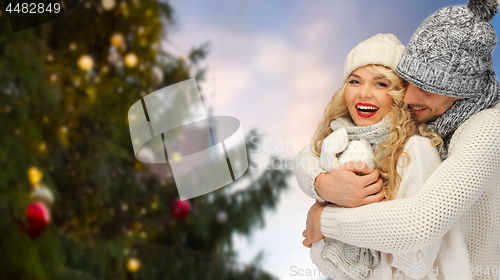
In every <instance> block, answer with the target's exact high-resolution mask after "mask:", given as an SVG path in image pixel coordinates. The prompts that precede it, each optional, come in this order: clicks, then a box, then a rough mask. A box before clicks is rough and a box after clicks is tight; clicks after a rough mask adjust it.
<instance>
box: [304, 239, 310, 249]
mask: <svg viewBox="0 0 500 280" xmlns="http://www.w3.org/2000/svg"><path fill="white" fill-rule="evenodd" d="M302 245H304V246H306V247H307V248H311V246H312V243H311V242H309V240H308V239H307V238H306V239H304V241H302Z"/></svg>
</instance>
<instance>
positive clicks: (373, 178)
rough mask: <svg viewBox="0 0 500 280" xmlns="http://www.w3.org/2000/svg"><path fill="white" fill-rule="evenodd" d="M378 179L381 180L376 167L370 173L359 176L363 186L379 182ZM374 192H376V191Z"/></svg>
mask: <svg viewBox="0 0 500 280" xmlns="http://www.w3.org/2000/svg"><path fill="white" fill-rule="evenodd" d="M378 180H379V172H378V170H377V169H375V170H373V172H371V173H370V174H367V175H365V176H361V177H359V180H358V181H359V183H360V184H361V185H363V186H369V185H372V184H377V183H378ZM380 189H382V186H380ZM372 193H376V191H375V192H372Z"/></svg>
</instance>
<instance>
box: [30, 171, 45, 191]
mask: <svg viewBox="0 0 500 280" xmlns="http://www.w3.org/2000/svg"><path fill="white" fill-rule="evenodd" d="M28 177H29V180H30V184H31V185H32V186H36V185H38V183H40V181H41V180H42V178H43V173H42V171H40V169H38V168H36V167H30V168H29V169H28Z"/></svg>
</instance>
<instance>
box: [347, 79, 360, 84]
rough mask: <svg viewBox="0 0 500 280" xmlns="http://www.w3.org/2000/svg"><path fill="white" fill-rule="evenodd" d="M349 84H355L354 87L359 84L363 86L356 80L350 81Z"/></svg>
mask: <svg viewBox="0 0 500 280" xmlns="http://www.w3.org/2000/svg"><path fill="white" fill-rule="evenodd" d="M349 83H350V84H353V85H359V84H361V83H360V82H359V81H358V80H355V79H353V80H350V81H349Z"/></svg>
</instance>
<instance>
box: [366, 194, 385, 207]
mask: <svg viewBox="0 0 500 280" xmlns="http://www.w3.org/2000/svg"><path fill="white" fill-rule="evenodd" d="M384 200H385V196H384V192H383V191H380V192H378V193H376V194H374V195H369V196H367V197H365V198H364V199H363V201H362V205H366V204H370V203H375V202H380V201H384Z"/></svg>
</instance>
